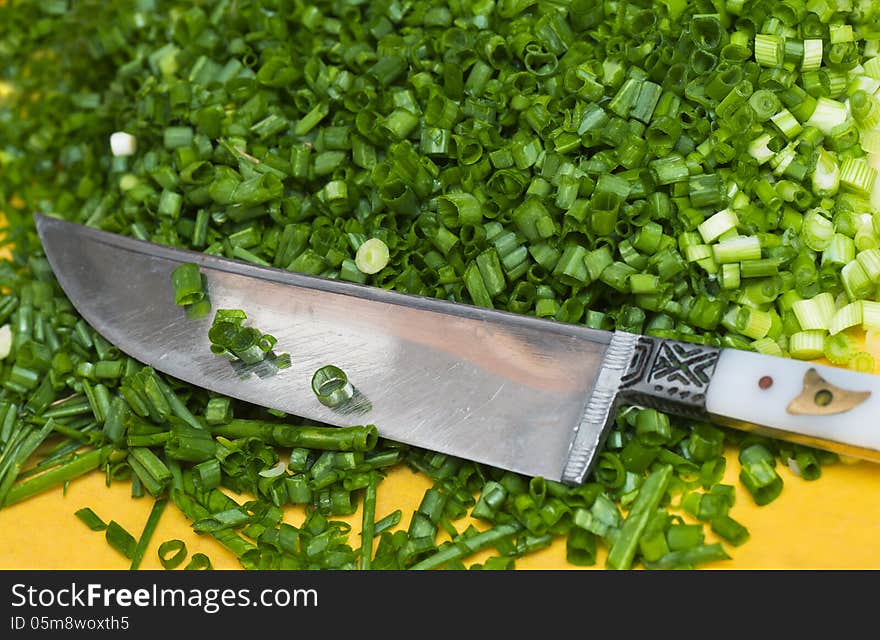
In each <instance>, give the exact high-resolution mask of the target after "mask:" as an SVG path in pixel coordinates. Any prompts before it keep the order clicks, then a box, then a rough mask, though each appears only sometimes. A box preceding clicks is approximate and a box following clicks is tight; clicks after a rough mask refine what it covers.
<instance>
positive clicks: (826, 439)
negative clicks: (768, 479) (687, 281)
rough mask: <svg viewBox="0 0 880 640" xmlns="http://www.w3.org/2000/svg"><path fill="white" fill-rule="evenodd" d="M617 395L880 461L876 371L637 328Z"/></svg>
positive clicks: (879, 398)
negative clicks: (647, 333) (673, 337)
mask: <svg viewBox="0 0 880 640" xmlns="http://www.w3.org/2000/svg"><path fill="white" fill-rule="evenodd" d="M619 401H620V402H622V403H628V404H640V405H643V406H651V407H655V408H657V409H660V410H663V411H666V412H669V413H675V414H678V415H683V416H690V417H694V418H705V419H708V420H712V421H713V422H716V423H719V424H725V425H728V426H731V427H736V428H740V429H746V430H753V431H757V432H760V433H764V434H766V435H769V436H772V437H776V438H780V439H784V440H791V441H794V442H800V443H802V444H807V445H810V446H814V447H818V448H823V449H828V450H831V451H836V452H839V453H845V454H847V455H852V456H857V457H861V458H866V459H873V460H878V461H880V419H878V418H880V376H874V375H871V374H865V373H858V372H854V371H850V370H846V369H841V368H837V367H831V366H825V365H818V364H814V363H812V362H807V361H803V360H795V359H791V358H783V357H777V356H768V355H764V354H760V353H754V352H750V351H740V350H735V349H718V348H715V347H707V346H704V345H697V344H690V343H685V342H677V341H673V340H662V339H657V338H649V337H645V336H642V337H640V338H639V339H638V344H637V346H636V349H635V354H634V356H633V359H632V363H631V365H630V367H629V369H628V371H627V372H626V373H625V374H624V375H623V377H622V379H621V384H620V396H619Z"/></svg>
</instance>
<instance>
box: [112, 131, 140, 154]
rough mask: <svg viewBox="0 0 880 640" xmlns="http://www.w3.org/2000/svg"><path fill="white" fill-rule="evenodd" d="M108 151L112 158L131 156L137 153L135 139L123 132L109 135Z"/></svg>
mask: <svg viewBox="0 0 880 640" xmlns="http://www.w3.org/2000/svg"><path fill="white" fill-rule="evenodd" d="M110 151H111V152H112V153H113V155H114V156H133V155H134V152H135V151H137V138H135V137H134V136H133V135H131V134H130V133H125V131H117V132H115V133H113V134H111V135H110Z"/></svg>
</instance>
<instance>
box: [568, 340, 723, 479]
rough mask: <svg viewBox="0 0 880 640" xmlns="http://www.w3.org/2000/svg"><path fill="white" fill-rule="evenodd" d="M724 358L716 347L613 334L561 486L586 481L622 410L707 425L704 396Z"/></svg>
mask: <svg viewBox="0 0 880 640" xmlns="http://www.w3.org/2000/svg"><path fill="white" fill-rule="evenodd" d="M720 354H721V350H720V349H718V348H716V347H709V346H705V345H700V344H692V343H688V342H678V341H675V340H665V339H661V338H651V337H648V336H639V335H636V334H632V333H625V332H622V331H617V332H615V333H614V336H613V337H612V339H611V342H610V343H609V345H608V350H607V351H606V353H605V359H604V360H603V362H602V369H601V371H600V372H599V377H598V380H597V381H596V385H595V387H594V388H593V391H592V393H591V394H590V397H589V398H588V400H587V404H586V407H585V409H584V417H583V419H582V420H581V423H580V425H578V428H577V430H576V432H575V434H574V437H573V439H572V445H571V448H570V450H569V458H568V461H567V463H566V467H565V471H564V472H563V477H562V480H563V482H566V483H570V484H579V483H581V482H583V481H584V479H585V478H586V476H587V474H588V473H589V472H590V469H591V467H592V464H593V461H594V459H595V457H596V455H597V454H598V453H599V449H600V448H601V446H602V445H603V443H604V440H605V436H606V435H607V433H608V431H609V429H608V427H609V425H610V423H611V422H612V421H613V420H614V418H615V414H616V411H617V408H618V407H619V406H620V405H621V404H632V405H639V406H643V407H651V408H654V409H657V410H658V411H663V412H666V413H672V414H675V415H680V416H685V417H690V418H696V419H707V418H708V417H709V416H708V413H707V411H706V390H707V388H708V386H709V382H710V380H711V379H712V373H713V372H714V370H715V365H716V364H717V362H718V356H719V355H720Z"/></svg>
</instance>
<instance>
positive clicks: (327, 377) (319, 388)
mask: <svg viewBox="0 0 880 640" xmlns="http://www.w3.org/2000/svg"><path fill="white" fill-rule="evenodd" d="M312 391H313V392H314V394H315V396H316V397H317V398H318V401H319V402H320V403H321V404H323V405H325V406H328V407H338V406H340V405H342V404H344V403H346V402H348V401H349V400H350V399H351V398H352V396H353V395H354V387H353V386H352V384H351V382H349V381H348V376H347V375H346V374H345V372H344V371H343V370H342V369H340V368H339V367H336V366H334V365H332V364H328V365H325V366H323V367H321V368H320V369H318V370H317V371H315V373H314V375H313V376H312Z"/></svg>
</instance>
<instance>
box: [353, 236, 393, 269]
mask: <svg viewBox="0 0 880 640" xmlns="http://www.w3.org/2000/svg"><path fill="white" fill-rule="evenodd" d="M388 258H389V252H388V245H386V244H385V243H384V242H382V240H380V239H379V238H369V239H368V240H365V241H364V242H363V244H361V246H359V247H358V249H357V254H356V255H355V266H357V268H358V270H359V271H360V272H361V273H366V274H367V275H372V274H375V273H379V272H380V271H381V270H382V269H384V268H385V267H386V266H387V265H388Z"/></svg>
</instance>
